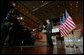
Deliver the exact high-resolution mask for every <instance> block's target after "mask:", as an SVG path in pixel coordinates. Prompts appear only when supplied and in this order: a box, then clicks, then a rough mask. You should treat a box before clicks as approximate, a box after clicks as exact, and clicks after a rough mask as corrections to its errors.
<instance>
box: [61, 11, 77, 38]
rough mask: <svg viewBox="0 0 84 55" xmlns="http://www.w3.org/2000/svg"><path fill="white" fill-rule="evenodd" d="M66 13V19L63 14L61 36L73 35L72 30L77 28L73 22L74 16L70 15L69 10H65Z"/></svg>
mask: <svg viewBox="0 0 84 55" xmlns="http://www.w3.org/2000/svg"><path fill="white" fill-rule="evenodd" d="M65 15H66V19H65V16H64V15H63V22H62V25H61V26H60V33H61V36H66V37H69V36H70V35H71V34H70V32H71V31H72V30H73V29H75V28H76V25H75V23H74V22H73V20H72V18H71V17H70V16H69V14H68V12H67V11H65ZM60 22H61V21H60Z"/></svg>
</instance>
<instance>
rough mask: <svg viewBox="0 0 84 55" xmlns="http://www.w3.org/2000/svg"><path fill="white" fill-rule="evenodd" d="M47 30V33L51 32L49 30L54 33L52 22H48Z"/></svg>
mask: <svg viewBox="0 0 84 55" xmlns="http://www.w3.org/2000/svg"><path fill="white" fill-rule="evenodd" d="M46 31H47V33H49V32H51V33H52V23H50V24H47V27H46Z"/></svg>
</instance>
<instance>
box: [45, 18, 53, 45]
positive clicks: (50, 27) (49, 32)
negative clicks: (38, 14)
mask: <svg viewBox="0 0 84 55" xmlns="http://www.w3.org/2000/svg"><path fill="white" fill-rule="evenodd" d="M46 23H47V26H46V31H47V32H46V34H47V44H48V46H53V42H52V39H51V33H52V24H51V22H50V20H49V19H47V20H46Z"/></svg>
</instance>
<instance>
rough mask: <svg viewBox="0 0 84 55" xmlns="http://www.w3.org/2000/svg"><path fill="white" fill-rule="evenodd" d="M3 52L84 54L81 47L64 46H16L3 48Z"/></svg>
mask: <svg viewBox="0 0 84 55" xmlns="http://www.w3.org/2000/svg"><path fill="white" fill-rule="evenodd" d="M2 54H82V53H81V52H80V50H79V48H77V49H74V48H71V47H64V46H54V47H47V46H16V47H7V46H4V47H3V48H2Z"/></svg>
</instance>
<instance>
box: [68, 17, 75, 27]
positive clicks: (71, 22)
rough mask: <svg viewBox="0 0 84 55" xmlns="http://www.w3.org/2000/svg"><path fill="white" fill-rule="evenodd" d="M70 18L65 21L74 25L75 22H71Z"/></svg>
mask: <svg viewBox="0 0 84 55" xmlns="http://www.w3.org/2000/svg"><path fill="white" fill-rule="evenodd" d="M70 19H71V18H69V19H67V21H69V22H71V24H72V25H74V26H75V23H74V22H72V20H70Z"/></svg>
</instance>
